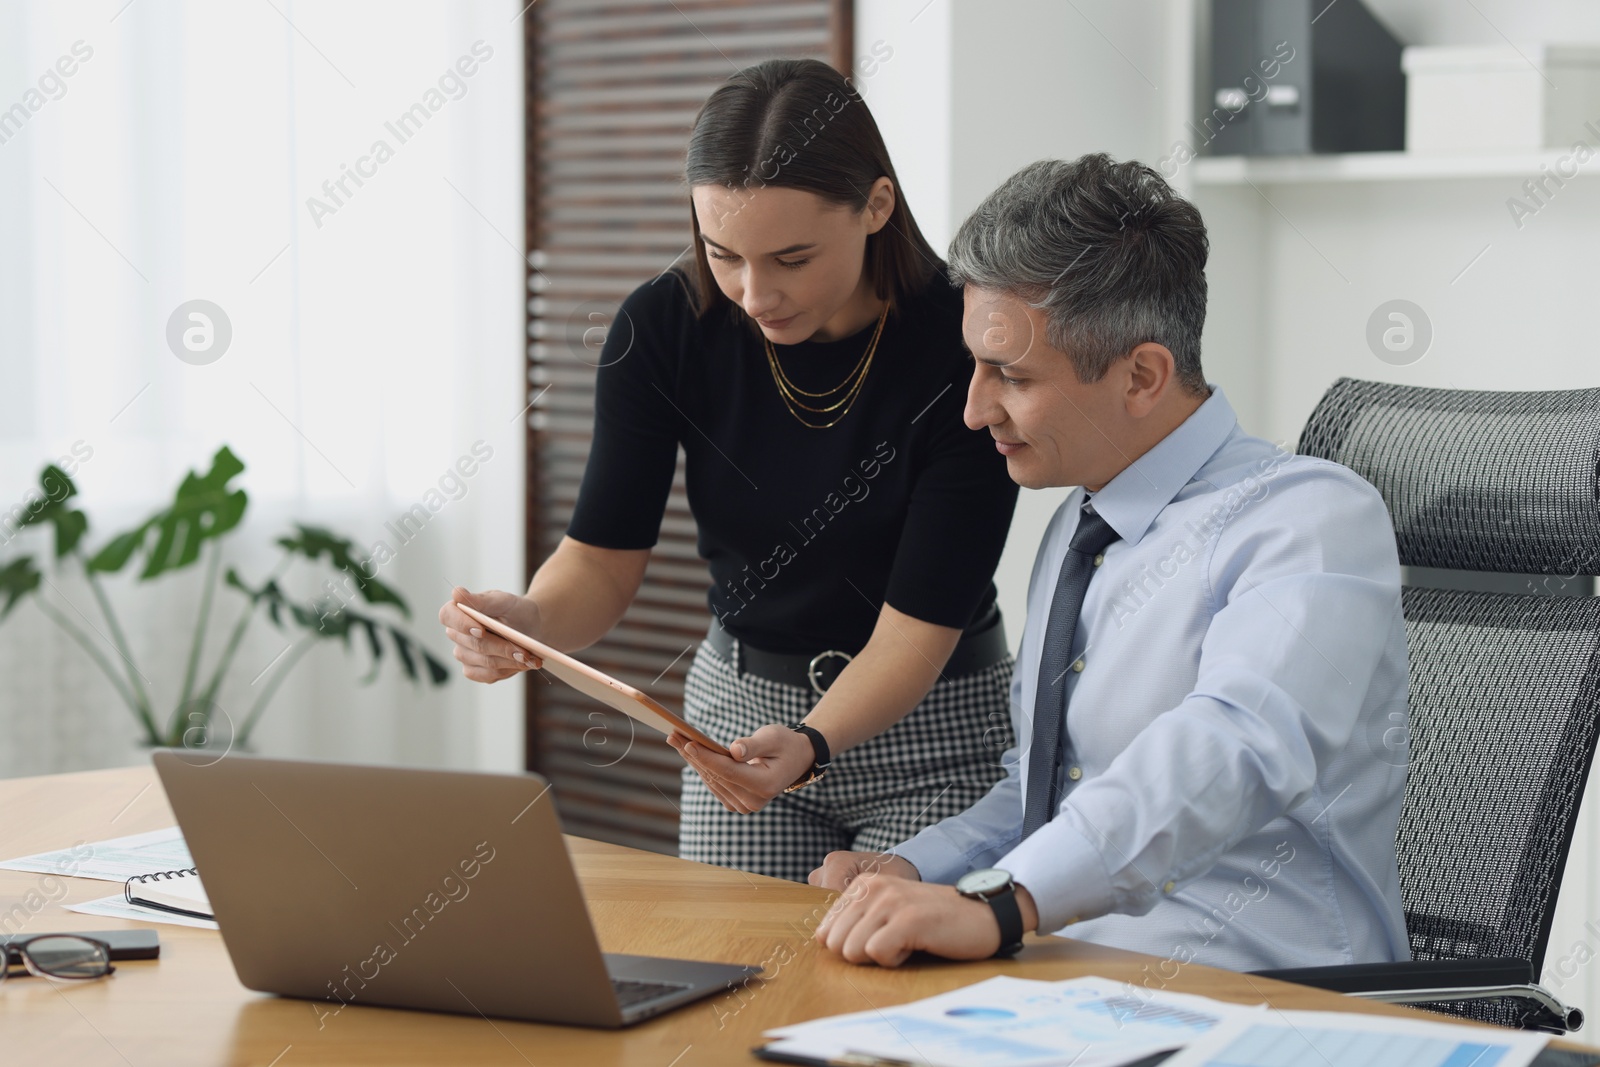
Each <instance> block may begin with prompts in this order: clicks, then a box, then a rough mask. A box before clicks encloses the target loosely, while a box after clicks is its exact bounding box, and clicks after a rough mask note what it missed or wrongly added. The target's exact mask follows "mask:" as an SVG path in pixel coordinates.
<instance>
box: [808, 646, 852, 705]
mask: <svg viewBox="0 0 1600 1067" xmlns="http://www.w3.org/2000/svg"><path fill="white" fill-rule="evenodd" d="M833 656H838V657H839V658H840V659H842V660H844V663H843V664H841V665H840V667H839V670H841V671H842V670H844V669H845V667H846V666H848V665H849V663H850V661H851V660H852V659H854V658H855V657H854V656H852V655H850V653H848V652H840V651H839V650H838V649H836V648H829V649H825V650H823V651H821V652H818V653H817V654H816V655H815V656H812V657H811V662H810V663H808V664H806V681H808V682H810V683H811V688H812V689H814V690H816V693H817V696H822V695H823V694H825V693H826V692H827V691H828V686H829V685H832V684H833V683H834V681H835V679H837V678H838V677H839V675H838V674H835V675H834V676H833V677H832V678H829V679H828V685H823V684H822V683H821V682H819V681H818V680H817V673H818V671H819V670H820V669H821V668H822V661H823V660H826V659H829V658H831V657H833Z"/></svg>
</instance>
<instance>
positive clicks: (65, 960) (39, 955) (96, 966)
mask: <svg viewBox="0 0 1600 1067" xmlns="http://www.w3.org/2000/svg"><path fill="white" fill-rule="evenodd" d="M0 946H3V947H4V949H5V952H6V956H5V964H6V965H5V966H4V967H0V982H4V981H5V978H6V975H8V974H9V973H10V972H11V968H12V966H13V965H14V964H17V963H21V964H22V965H23V966H24V967H26V968H27V969H28V973H30V974H33V975H37V976H38V977H40V978H53V979H56V980H57V981H63V982H82V981H87V980H89V979H92V978H104V977H105V976H106V975H108V974H110V973H111V972H112V971H114V970H116V968H115V967H113V966H112V965H111V946H110V945H108V944H106V943H105V942H104V941H96V940H95V939H94V938H92V937H78V936H77V935H75V934H41V935H40V936H38V937H30V938H27V939H26V940H21V941H10V942H4V941H0Z"/></svg>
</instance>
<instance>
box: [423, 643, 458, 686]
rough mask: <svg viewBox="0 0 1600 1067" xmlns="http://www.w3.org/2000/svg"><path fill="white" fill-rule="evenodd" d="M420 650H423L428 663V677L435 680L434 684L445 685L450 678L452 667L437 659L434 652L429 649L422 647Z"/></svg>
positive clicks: (424, 660)
mask: <svg viewBox="0 0 1600 1067" xmlns="http://www.w3.org/2000/svg"><path fill="white" fill-rule="evenodd" d="M419 648H420V646H419ZM420 651H421V652H422V659H423V662H425V663H426V664H427V665H428V677H429V678H431V679H432V680H433V684H434V685H443V684H444V683H446V682H448V681H449V680H450V668H449V667H447V666H445V664H444V662H443V661H442V660H439V659H436V658H435V657H434V655H433V653H431V652H429V651H428V650H427V649H425V648H421V649H420Z"/></svg>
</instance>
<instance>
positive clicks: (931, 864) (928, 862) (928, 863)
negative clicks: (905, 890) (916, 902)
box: [889, 823, 971, 885]
mask: <svg viewBox="0 0 1600 1067" xmlns="http://www.w3.org/2000/svg"><path fill="white" fill-rule="evenodd" d="M889 851H890V853H891V854H893V855H896V856H899V857H900V858H901V859H903V860H905V861H907V862H908V863H910V864H911V866H913V867H915V868H916V869H917V874H919V875H921V876H922V880H923V881H924V882H935V883H940V884H946V885H953V884H955V881H956V879H957V878H960V877H961V876H962V875H963V874H966V873H967V870H968V869H969V868H970V866H971V864H970V863H968V861H967V856H966V853H965V852H963V851H962V850H961V849H960V848H957V847H956V845H955V843H954V842H952V841H951V840H950V838H949V837H948V836H946V835H945V834H944V832H943V831H941V830H940V829H939V825H938V824H937V823H935V824H934V825H932V826H928V827H924V828H923V830H922V832H921V833H919V834H918V835H917V836H916V837H913V838H912V839H911V840H909V841H906V842H903V843H901V844H898V845H896V846H895V847H894V848H892V849H890V850H889Z"/></svg>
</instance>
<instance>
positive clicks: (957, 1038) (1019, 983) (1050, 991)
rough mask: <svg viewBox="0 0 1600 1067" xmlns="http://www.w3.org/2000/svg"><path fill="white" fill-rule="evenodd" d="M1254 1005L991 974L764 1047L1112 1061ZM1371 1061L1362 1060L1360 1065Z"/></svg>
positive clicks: (1051, 1064)
mask: <svg viewBox="0 0 1600 1067" xmlns="http://www.w3.org/2000/svg"><path fill="white" fill-rule="evenodd" d="M1261 1015H1262V1009H1260V1008H1255V1007H1241V1006H1239V1005H1234V1004H1224V1003H1221V1002H1219V1001H1214V1000H1208V999H1206V998H1204V997H1195V996H1189V995H1186V994H1182V993H1165V992H1160V993H1158V992H1151V991H1149V990H1145V989H1140V988H1138V987H1136V986H1130V985H1128V984H1126V983H1123V982H1114V981H1111V980H1110V979H1107V978H1092V977H1091V978H1074V979H1071V980H1069V981H1063V982H1040V981H1033V980H1030V979H1024V978H1010V977H1004V976H1002V977H998V978H990V979H988V980H987V981H983V982H978V983H977V984H975V985H971V986H967V987H966V988H965V989H957V990H953V991H951V992H949V993H942V994H940V995H938V996H935V997H929V998H928V999H926V1000H919V1001H916V1002H915V1003H912V1004H903V1005H899V1006H896V1007H890V1008H884V1009H882V1010H875V1011H864V1012H857V1013H855V1014H852V1015H836V1016H833V1017H832V1018H828V1019H817V1020H814V1021H812V1022H808V1023H800V1024H797V1025H794V1026H784V1027H780V1028H778V1029H776V1030H768V1031H767V1033H766V1036H767V1037H770V1038H777V1039H778V1040H777V1041H775V1042H774V1043H772V1044H769V1045H768V1046H767V1049H768V1050H769V1051H771V1052H781V1053H786V1054H789V1055H793V1056H800V1057H805V1058H814V1059H819V1060H828V1059H837V1058H839V1057H841V1056H843V1055H847V1054H854V1055H857V1056H870V1057H876V1058H879V1059H884V1060H898V1061H901V1062H905V1063H913V1064H931V1065H935V1067H1057V1065H1059V1067H1066V1065H1068V1064H1070V1065H1072V1067H1110V1065H1112V1064H1122V1063H1129V1062H1132V1061H1134V1060H1138V1059H1141V1058H1143V1057H1145V1056H1148V1055H1150V1054H1151V1053H1154V1052H1159V1051H1161V1050H1163V1049H1173V1048H1179V1047H1181V1046H1184V1045H1187V1044H1188V1043H1189V1042H1191V1041H1193V1040H1194V1039H1196V1038H1198V1037H1201V1036H1203V1035H1205V1034H1207V1033H1209V1032H1211V1031H1212V1030H1214V1029H1216V1028H1217V1027H1218V1026H1220V1025H1222V1024H1223V1023H1224V1022H1225V1021H1227V1020H1231V1019H1235V1018H1259V1017H1261ZM1368 1067H1370V1065H1368Z"/></svg>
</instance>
